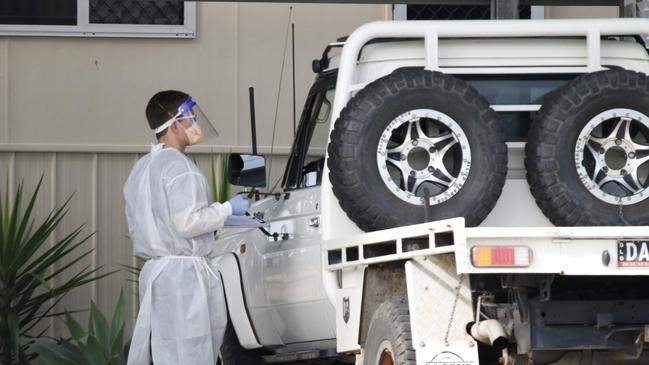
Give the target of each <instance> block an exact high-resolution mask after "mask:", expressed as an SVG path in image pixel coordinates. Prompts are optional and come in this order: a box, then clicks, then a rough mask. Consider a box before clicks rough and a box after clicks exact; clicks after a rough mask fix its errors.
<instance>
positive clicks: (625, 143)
mask: <svg viewBox="0 0 649 365" xmlns="http://www.w3.org/2000/svg"><path fill="white" fill-rule="evenodd" d="M525 154H526V158H525V165H526V168H527V179H528V182H529V185H530V188H531V191H532V195H534V198H535V199H536V202H537V204H538V206H539V207H540V208H541V210H542V211H543V213H544V214H545V215H546V216H547V217H548V219H550V221H551V222H552V223H553V224H555V225H557V226H576V225H579V226H586V225H592V226H600V225H644V224H647V223H649V199H648V198H649V190H647V188H648V185H649V163H647V162H649V79H648V78H647V75H644V74H640V73H637V72H632V71H627V70H622V69H616V70H607V71H600V72H594V73H591V74H586V75H582V76H579V77H577V78H576V79H574V80H572V81H571V82H570V83H568V84H567V85H565V86H564V87H563V88H561V89H560V90H559V92H558V93H557V94H556V96H554V97H553V98H551V99H550V100H549V101H548V102H546V104H544V105H543V107H542V108H541V110H540V111H539V117H538V120H537V121H536V123H534V124H533V125H532V126H531V128H530V131H529V133H528V143H527V146H526V150H525Z"/></svg>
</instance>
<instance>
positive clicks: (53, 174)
mask: <svg viewBox="0 0 649 365" xmlns="http://www.w3.org/2000/svg"><path fill="white" fill-rule="evenodd" d="M57 157H58V156H57V153H56V152H53V153H52V157H51V159H50V176H49V179H50V211H52V210H54V209H55V208H56V179H57V176H56V175H57V170H56V161H57ZM55 237H56V229H55V230H54V231H53V232H52V233H51V234H50V238H49V243H50V247H54V244H55V241H56V238H55ZM50 272H51V270H50ZM54 280H55V279H54V278H52V281H54ZM51 304H54V299H52V300H51ZM55 334H56V321H55V318H54V317H50V336H52V337H54V336H55Z"/></svg>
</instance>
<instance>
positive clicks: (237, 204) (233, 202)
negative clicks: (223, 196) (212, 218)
mask: <svg viewBox="0 0 649 365" xmlns="http://www.w3.org/2000/svg"><path fill="white" fill-rule="evenodd" d="M228 203H230V206H231V207H232V215H244V214H246V211H247V210H248V208H250V204H252V202H251V201H250V199H248V198H246V197H245V196H244V195H243V194H237V195H235V196H234V198H232V199H230V200H228Z"/></svg>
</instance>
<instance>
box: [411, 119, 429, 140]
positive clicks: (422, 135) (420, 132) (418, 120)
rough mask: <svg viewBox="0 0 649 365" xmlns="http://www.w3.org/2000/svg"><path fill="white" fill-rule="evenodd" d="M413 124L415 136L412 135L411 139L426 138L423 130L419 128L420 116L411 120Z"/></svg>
mask: <svg viewBox="0 0 649 365" xmlns="http://www.w3.org/2000/svg"><path fill="white" fill-rule="evenodd" d="M412 123H413V124H414V125H415V132H416V133H417V136H413V139H415V138H427V137H428V136H426V133H424V130H423V129H421V118H419V119H417V120H416V121H414V122H412Z"/></svg>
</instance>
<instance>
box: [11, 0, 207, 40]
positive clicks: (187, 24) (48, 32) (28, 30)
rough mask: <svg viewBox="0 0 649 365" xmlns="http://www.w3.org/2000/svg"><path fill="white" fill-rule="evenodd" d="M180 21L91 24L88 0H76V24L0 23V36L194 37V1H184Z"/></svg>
mask: <svg viewBox="0 0 649 365" xmlns="http://www.w3.org/2000/svg"><path fill="white" fill-rule="evenodd" d="M183 19H184V24H183V25H167V24H165V25H161V24H92V23H90V0H77V25H37V24H0V36H54V37H130V38H195V37H196V2H195V1H185V2H184V15H183Z"/></svg>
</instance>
